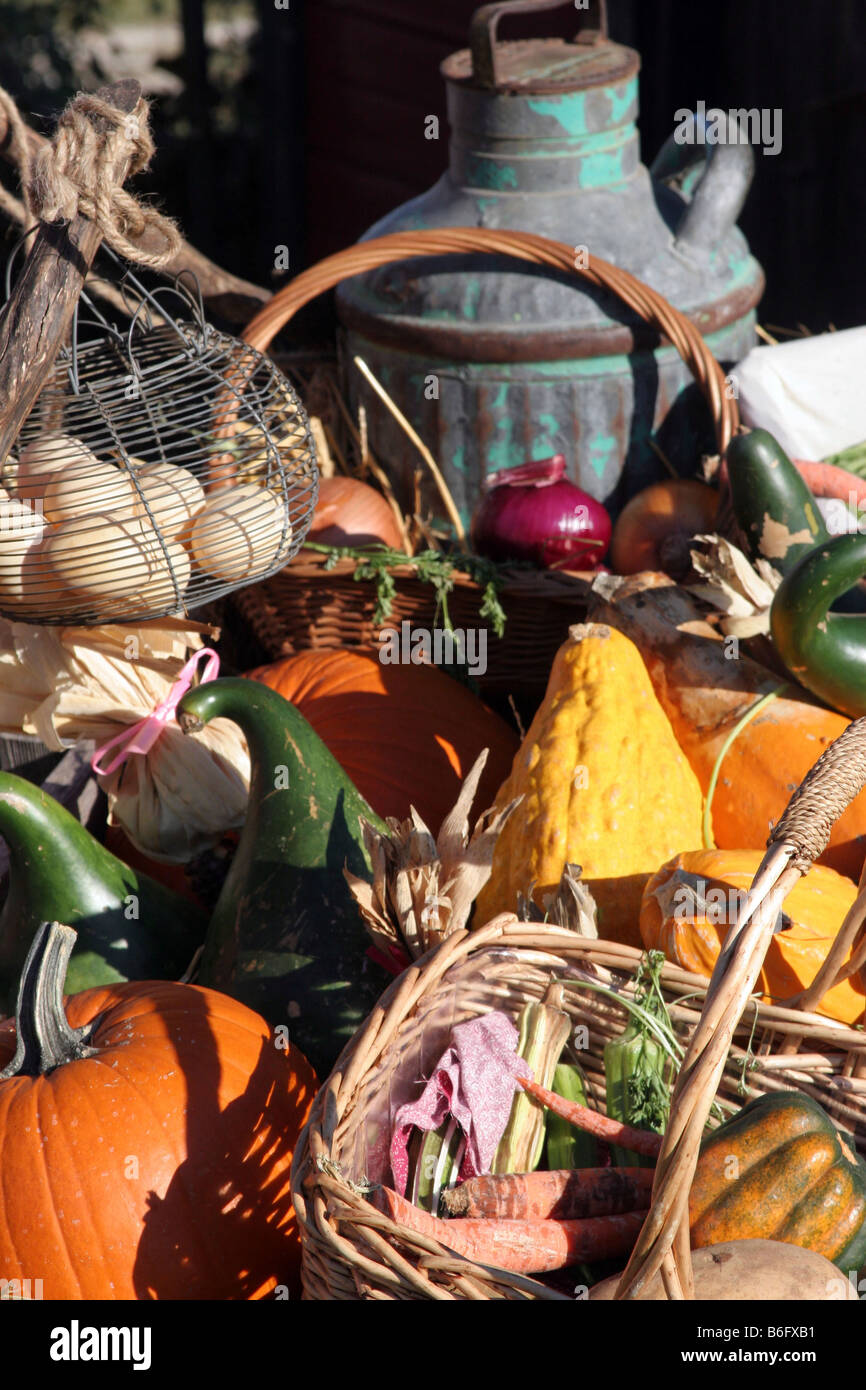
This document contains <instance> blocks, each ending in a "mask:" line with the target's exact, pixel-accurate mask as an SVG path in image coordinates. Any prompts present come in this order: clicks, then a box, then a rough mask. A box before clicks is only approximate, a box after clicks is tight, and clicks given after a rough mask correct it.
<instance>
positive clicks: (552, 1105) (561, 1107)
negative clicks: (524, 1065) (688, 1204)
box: [517, 1076, 662, 1158]
mask: <svg viewBox="0 0 866 1390" xmlns="http://www.w3.org/2000/svg"><path fill="white" fill-rule="evenodd" d="M517 1079H518V1081H519V1082H520V1084H521V1086H523V1088H524V1090H527V1091H528V1092H529V1094H530V1095H531V1096H535V1099H536V1100H540V1101H541V1103H542V1105H546V1106H547V1108H548V1110H552V1111H553V1113H554V1114H555V1115H561V1116H562V1118H563V1119H564V1120H568V1121H569V1123H570V1124H573V1125H574V1126H575V1128H576V1129H583V1130H585V1131H586V1132H587V1134H594V1135H595V1136H596V1138H598V1139H605V1140H606V1141H607V1143H609V1144H619V1145H620V1147H621V1148H623V1149H631V1150H632V1151H633V1152H634V1153H638V1154H644V1155H645V1156H646V1157H647V1158H658V1156H659V1151H660V1149H661V1146H662V1136H661V1135H660V1134H656V1133H654V1131H653V1130H651V1129H633V1128H632V1126H631V1125H622V1124H620V1123H619V1121H618V1120H611V1119H610V1118H609V1116H607V1115H602V1114H601V1113H600V1111H598V1110H589V1109H588V1108H587V1107H586V1106H585V1105H578V1103H577V1101H575V1100H565V1098H564V1097H563V1096H558V1095H557V1094H556V1092H555V1091H548V1090H547V1089H546V1088H545V1087H544V1086H539V1085H538V1084H537V1083H536V1082H535V1081H528V1080H527V1079H526V1077H525V1076H520V1077H518V1078H517Z"/></svg>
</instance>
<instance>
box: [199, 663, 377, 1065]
mask: <svg viewBox="0 0 866 1390" xmlns="http://www.w3.org/2000/svg"><path fill="white" fill-rule="evenodd" d="M212 719H231V720H233V721H234V723H236V724H237V725H238V727H239V728H240V729H241V730H242V732H243V734H244V736H245V738H246V741H247V744H248V746H249V751H250V759H251V764H252V772H251V780H250V796H249V808H248V811H247V818H246V823H245V825H244V828H243V831H242V832H241V837H240V842H239V844H238V848H237V851H236V853H235V856H234V859H233V861H232V865H231V868H230V870H229V873H228V876H227V878H226V880H225V883H224V885H223V889H222V892H221V893H220V896H219V899H218V901H217V904H216V907H215V909H214V912H213V915H212V917H211V921H210V924H209V927H208V931H207V937H206V941H205V947H204V951H203V954H202V959H201V963H200V968H199V973H198V976H197V982H198V983H199V984H203V985H208V986H210V987H211V988H212V989H219V990H223V991H224V992H225V993H227V994H231V995H233V996H234V997H235V998H236V999H240V1000H241V1001H242V1002H243V1003H245V1004H247V1005H249V1007H250V1008H253V1009H255V1010H256V1011H257V1012H258V1013H261V1014H263V1015H264V1017H265V1018H267V1019H268V1021H269V1022H270V1023H271V1024H272V1025H279V1024H284V1025H286V1026H287V1027H288V1029H289V1034H290V1036H291V1040H292V1042H293V1043H295V1044H296V1045H297V1046H298V1047H299V1048H300V1049H301V1051H302V1052H303V1053H304V1054H305V1056H307V1057H308V1058H309V1059H310V1061H311V1063H312V1064H313V1066H314V1068H315V1070H316V1072H317V1073H318V1075H319V1076H327V1074H328V1071H329V1070H330V1069H331V1066H332V1065H333V1062H334V1060H335V1058H336V1056H337V1054H338V1053H339V1052H340V1050H341V1048H342V1047H343V1046H344V1045H345V1043H347V1042H348V1040H349V1039H350V1038H351V1037H352V1035H353V1034H354V1033H355V1031H356V1030H357V1029H358V1028H359V1027H360V1025H361V1024H362V1023H363V1022H364V1020H365V1018H366V1017H367V1015H368V1013H369V1012H370V1010H371V1009H372V1007H373V1005H374V1004H375V1003H376V1001H377V999H378V997H379V995H380V993H381V992H382V989H383V988H384V986H385V984H386V983H387V976H385V975H384V974H383V973H382V972H381V971H380V970H379V969H378V967H376V966H374V965H373V963H372V962H371V961H370V960H369V958H368V957H367V949H368V947H369V938H368V936H367V933H366V929H365V927H364V923H363V920H362V918H361V914H360V912H359V911H358V908H357V906H356V904H355V901H354V899H353V898H352V896H351V893H350V892H349V887H348V884H347V883H346V879H345V877H344V874H343V870H344V868H346V869H349V870H350V872H351V873H353V874H355V875H358V876H359V877H366V878H367V879H368V880H369V879H370V865H369V861H368V859H367V855H366V851H365V849H364V844H363V837H362V831H361V824H360V821H361V817H364V818H365V819H366V820H367V821H369V822H371V823H372V824H373V825H374V826H376V828H377V829H380V830H384V829H385V828H386V827H385V826H384V823H383V822H382V821H381V820H380V819H379V817H378V816H377V815H376V814H375V812H374V811H373V810H372V809H371V808H370V806H369V805H368V804H367V802H366V801H365V800H364V799H363V797H362V796H361V795H360V793H359V792H358V791H357V789H356V788H355V786H354V785H353V783H352V782H351V780H350V779H349V777H348V776H347V775H346V773H345V772H344V771H343V769H342V768H341V767H340V764H339V763H338V762H337V760H336V758H335V757H334V756H333V754H332V753H331V752H330V751H329V749H328V748H327V747H326V746H325V744H324V743H323V742H322V740H321V739H320V738H319V737H318V735H317V734H316V733H315V732H314V731H313V729H312V728H311V727H310V725H309V724H308V723H307V721H306V719H304V717H303V715H301V714H300V713H299V712H298V710H297V709H295V707H294V705H292V704H290V703H289V701H288V700H284V699H283V697H282V695H279V694H277V692H276V691H275V690H271V689H269V688H268V687H267V686H265V685H260V684H259V683H258V682H255V681H249V680H242V679H234V678H229V679H221V680H216V681H208V682H207V683H205V684H204V685H200V686H197V687H196V688H195V689H193V690H190V691H188V692H187V694H186V695H185V696H184V697H183V699H182V700H181V702H180V704H179V705H178V720H179V722H180V725H181V727H182V728H183V729H184V730H185V731H186V732H187V733H194V732H195V730H196V729H199V728H201V727H202V726H204V725H205V724H209V723H210V721H211V720H212Z"/></svg>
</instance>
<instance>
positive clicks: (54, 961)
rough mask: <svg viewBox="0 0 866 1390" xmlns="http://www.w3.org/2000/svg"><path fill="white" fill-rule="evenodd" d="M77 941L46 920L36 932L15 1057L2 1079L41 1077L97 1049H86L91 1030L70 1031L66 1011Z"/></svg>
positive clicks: (22, 989)
mask: <svg viewBox="0 0 866 1390" xmlns="http://www.w3.org/2000/svg"><path fill="white" fill-rule="evenodd" d="M76 937H77V932H74V931H73V930H72V928H71V927H64V926H62V925H61V924H60V922H43V923H42V925H41V926H40V927H39V928H38V929H37V931H36V935H35V936H34V938H33V942H32V944H31V947H30V950H29V952H28V954H27V959H26V961H25V962H24V969H23V970H22V972H21V981H20V984H19V986H18V1004H17V1006H16V1009H15V1029H16V1034H17V1043H16V1047H15V1056H14V1057H13V1058H12V1061H11V1062H10V1063H9V1065H8V1067H5V1068H4V1070H3V1071H0V1081H6V1080H8V1079H9V1078H10V1077H12V1076H42V1075H44V1074H45V1073H47V1072H50V1071H53V1070H54V1068H55V1067H61V1066H63V1065H64V1063H66V1062H74V1061H76V1060H77V1059H78V1058H81V1057H92V1056H93V1055H94V1053H95V1049H94V1048H92V1047H88V1046H87V1038H88V1037H89V1036H90V1033H91V1031H92V1028H91V1026H88V1027H85V1028H70V1026H69V1021H68V1020H67V1017H66V1010H65V1009H64V1007H63V981H64V980H65V979H66V967H67V965H68V963H69V957H70V955H71V954H72V948H73V946H74V945H75V941H76Z"/></svg>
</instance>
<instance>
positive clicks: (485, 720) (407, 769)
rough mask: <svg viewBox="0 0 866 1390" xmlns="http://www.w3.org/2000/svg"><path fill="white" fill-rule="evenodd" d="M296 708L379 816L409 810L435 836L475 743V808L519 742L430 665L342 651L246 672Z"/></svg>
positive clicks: (304, 655) (303, 655) (489, 799)
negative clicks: (483, 756)
mask: <svg viewBox="0 0 866 1390" xmlns="http://www.w3.org/2000/svg"><path fill="white" fill-rule="evenodd" d="M247 674H248V676H249V677H250V678H251V679H253V680H259V681H262V682H263V683H264V684H265V685H269V686H270V687H271V689H272V690H276V691H277V692H278V693H279V694H280V695H282V696H283V698H284V699H286V700H291V702H292V704H293V705H295V706H296V707H297V709H298V710H300V712H301V714H302V715H303V716H304V718H305V719H306V720H308V721H309V723H310V724H311V725H312V726H313V728H314V729H315V731H316V733H317V734H318V735H319V738H320V739H321V740H322V742H323V743H325V744H327V746H328V748H330V750H331V752H332V753H333V755H334V757H335V758H336V759H337V762H338V763H340V765H341V767H342V768H343V770H344V772H346V773H347V774H348V776H349V777H351V779H352V781H353V782H354V784H355V786H356V787H357V788H358V791H359V792H360V793H361V795H362V796H363V797H365V798H366V800H367V801H369V803H370V805H371V806H372V807H373V810H374V811H376V812H377V813H378V814H379V815H380V816H383V817H385V816H398V817H399V818H400V819H401V820H404V819H405V818H406V816H407V815H408V814H409V807H410V805H411V806H414V807H415V809H416V810H417V811H418V812H419V814H420V815H421V816H422V817H423V819H424V821H425V822H426V824H427V825H428V826H429V828H430V829H431V830H432V831H433V832H434V834H435V833H436V832H437V831H438V830H439V827H440V825H441V824H442V821H443V820H444V818H445V816H446V815H447V814H448V812H449V811H450V810H451V808H452V806H453V805H454V802H455V801H456V800H457V795H458V792H459V790H460V786H461V783H462V781H463V778H464V777H465V776H466V774H467V772H468V771H469V769H470V768H471V766H472V764H473V763H474V762H475V759H476V758H477V757H478V754H479V753H480V752H481V750H482V748H488V749H489V750H490V752H489V756H488V759H487V766H486V767H485V769H484V775H483V776H482V778H481V786H480V788H479V792H478V799H477V801H476V805H477V806H478V807H480V808H481V809H483V810H486V808H487V807H488V806H490V805H492V803H493V799H494V797H495V795H496V792H497V789H498V787H499V785H500V783H501V782H503V781H504V780H505V778H506V777H507V776H508V772H509V769H510V767H511V760H512V758H513V757H514V754H515V753H516V752H517V747H518V738H517V734H516V733H514V732H513V731H512V730H511V729H510V728H509V727H508V725H507V724H506V723H505V721H504V720H503V719H500V717H499V715H498V714H494V713H493V711H492V710H489V709H488V708H487V706H486V705H484V704H482V702H481V701H480V700H479V699H478V698H477V697H476V696H475V695H473V693H472V691H471V690H468V689H467V688H466V686H463V685H459V684H458V682H457V681H455V680H452V678H451V677H450V676H446V675H445V673H444V672H443V671H440V670H439V669H438V667H436V666H401V665H383V664H382V663H381V662H379V661H378V660H376V658H375V657H372V656H370V655H369V654H367V653H366V652H362V651H354V650H351V649H345V648H344V649H338V650H336V651H306V652H300V653H299V654H298V655H297V656H291V657H288V658H287V660H285V661H278V662H275V663H274V665H272V666H261V667H259V668H258V670H255V671H249V672H247Z"/></svg>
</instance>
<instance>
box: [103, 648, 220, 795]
mask: <svg viewBox="0 0 866 1390" xmlns="http://www.w3.org/2000/svg"><path fill="white" fill-rule="evenodd" d="M203 656H207V657H209V658H210V660H209V661H208V663H207V666H205V668H204V671H203V672H202V677H201V681H200V684H201V685H204V683H205V681H212V680H215V679H216V676H217V673H218V672H219V668H220V659H219V656H218V655H217V653H216V652H215V651H214V650H213V648H212V647H202V649H201V651H199V652H196V654H195V656H193V657H190V659H189V661H188V662H187V663H186V665H185V666H184V668H183V670H182V671H181V672H180V674H179V675H178V678H177V680H176V681H175V683H174V685H173V686H172V687H171V690H170V691H169V692H168V694H167V695H166V697H165V699H164V700H162V701H161V702H160V704H158V705H157V706H156V709H155V710H154V711H153V713H152V714H149V715H147V717H146V718H145V719H140V720H139V721H138V723H137V724H132V725H130V727H129V728H128V729H124V730H123V733H122V734H118V735H117V737H116V738H113V739H110V740H109V742H108V743H104V744H103V745H102V747H101V748H97V750H96V752H95V753H94V755H93V757H92V758H91V760H90V766H91V767H92V768H93V771H94V772H96V773H98V774H99V776H100V777H107V776H108V775H109V773H112V772H115V771H116V770H117V768H119V767H120V765H121V763H125V762H126V759H127V758H128V757H129V755H130V753H149V752H150V750H151V748H152V747H153V745H154V744H155V743H156V741H157V739H158V738H159V736H160V734H161V733H162V731H163V729H164V728H165V726H166V724H167V723H168V722H169V720H170V719H172V718H173V717H174V712H175V710H176V709H177V706H178V705H179V703H180V701H181V700H182V699H183V697H184V695H185V694H186V692H187V691H188V690H189V688H190V686H191V685H192V680H193V676H194V675H195V672H196V667H197V666H198V664H199V662H200V661H201V659H202V657H203ZM120 745H123V746H122V747H121V748H120V752H119V753H118V754H117V755H116V756H115V757H114V758H112V760H111V762H110V763H109V764H108V766H107V767H100V766H99V764H100V762H101V760H102V758H103V757H104V756H105V754H106V753H108V752H109V751H110V749H112V748H117V747H120Z"/></svg>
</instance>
